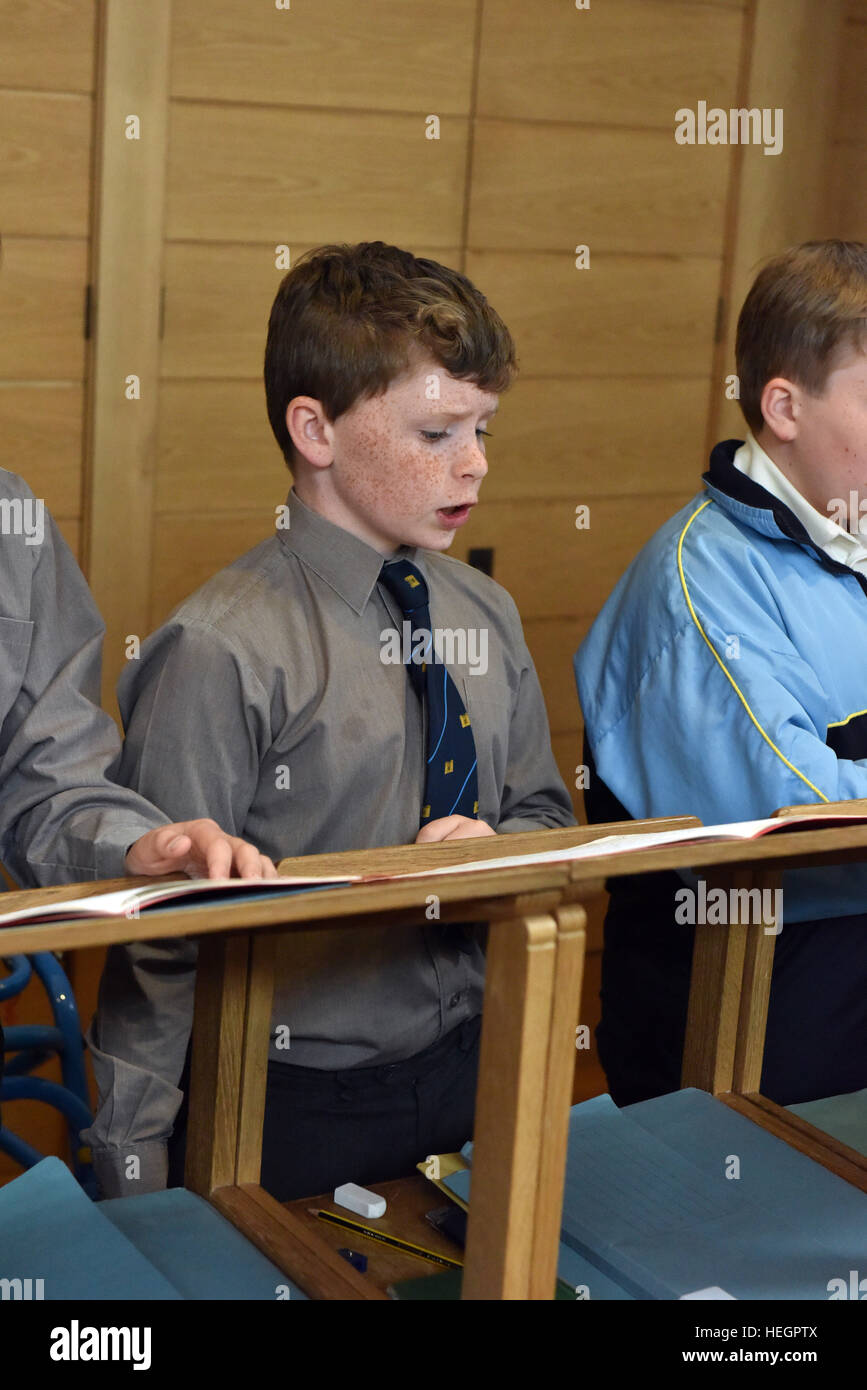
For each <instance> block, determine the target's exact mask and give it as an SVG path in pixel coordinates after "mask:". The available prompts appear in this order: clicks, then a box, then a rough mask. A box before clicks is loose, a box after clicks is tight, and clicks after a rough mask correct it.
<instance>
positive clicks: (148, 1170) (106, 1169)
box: [81, 1130, 169, 1199]
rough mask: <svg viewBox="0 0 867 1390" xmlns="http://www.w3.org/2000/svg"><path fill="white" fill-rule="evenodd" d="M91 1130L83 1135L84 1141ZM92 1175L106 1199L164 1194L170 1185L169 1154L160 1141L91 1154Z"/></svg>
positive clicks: (100, 1150)
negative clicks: (149, 1193)
mask: <svg viewBox="0 0 867 1390" xmlns="http://www.w3.org/2000/svg"><path fill="white" fill-rule="evenodd" d="M89 1133H90V1131H89V1130H83V1131H82V1136H81V1137H82V1139H85V1140H86V1138H87V1136H88V1134H89ZM91 1157H92V1160H93V1171H94V1173H95V1174H96V1180H97V1182H98V1183H99V1187H100V1192H101V1193H102V1196H103V1198H104V1199H111V1198H114V1197H140V1196H142V1195H143V1194H144V1193H145V1192H162V1191H163V1190H164V1189H165V1186H166V1183H167V1182H168V1175H169V1153H168V1146H167V1145H166V1143H165V1142H164V1141H162V1140H159V1139H151V1140H147V1141H145V1142H144V1143H139V1144H125V1145H124V1146H123V1148H118V1149H114V1148H108V1149H99V1148H94V1149H92V1150H91Z"/></svg>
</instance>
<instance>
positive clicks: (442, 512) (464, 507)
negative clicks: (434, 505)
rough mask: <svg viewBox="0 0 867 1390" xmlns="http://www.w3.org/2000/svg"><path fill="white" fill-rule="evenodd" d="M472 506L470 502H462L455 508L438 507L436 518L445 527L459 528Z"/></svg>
mask: <svg viewBox="0 0 867 1390" xmlns="http://www.w3.org/2000/svg"><path fill="white" fill-rule="evenodd" d="M472 506H473V504H472V502H462V503H460V504H459V505H458V506H456V507H440V508H439V509H438V510H437V516H438V517H439V518H440V519H441V520H442V521H444V522H445V523H446V525H447V526H461V525H463V523H464V522H465V521H466V519H467V517H468V516H469V514H470V512H471V510H472Z"/></svg>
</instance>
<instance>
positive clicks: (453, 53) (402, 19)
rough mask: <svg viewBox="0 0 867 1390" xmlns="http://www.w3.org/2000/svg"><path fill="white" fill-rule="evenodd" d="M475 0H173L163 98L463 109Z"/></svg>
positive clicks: (467, 97) (466, 107)
mask: <svg viewBox="0 0 867 1390" xmlns="http://www.w3.org/2000/svg"><path fill="white" fill-rule="evenodd" d="M475 17H476V0H437V3H436V5H434V6H431V5H430V4H429V0H376V3H375V4H364V5H359V4H358V3H357V0H316V3H315V4H314V5H305V4H296V5H295V6H293V8H292V9H291V11H289V10H287V11H283V12H280V11H277V10H276V7H275V6H274V5H273V4H271V5H270V6H268V5H265V6H260V7H257V10H256V12H255V13H251V9H250V8H249V7H248V6H246V5H240V4H239V3H238V0H179V2H178V3H176V4H175V5H174V16H173V27H172V53H173V58H174V61H173V64H172V96H174V97H192V98H198V99H203V98H204V99H209V100H213V99H218V100H220V101H248V102H254V103H256V104H259V105H272V104H277V105H289V104H291V105H293V106H314V107H321V106H339V107H344V108H347V107H356V108H359V109H361V110H366V109H370V108H373V107H378V108H379V109H381V110H387V111H418V110H420V109H421V107H424V113H425V114H426V115H427V114H428V113H430V112H433V113H438V114H439V115H442V114H443V113H446V114H450V115H451V114H455V113H457V112H460V113H466V112H467V111H468V110H469V101H470V81H471V75H472V65H473V38H474V29H475Z"/></svg>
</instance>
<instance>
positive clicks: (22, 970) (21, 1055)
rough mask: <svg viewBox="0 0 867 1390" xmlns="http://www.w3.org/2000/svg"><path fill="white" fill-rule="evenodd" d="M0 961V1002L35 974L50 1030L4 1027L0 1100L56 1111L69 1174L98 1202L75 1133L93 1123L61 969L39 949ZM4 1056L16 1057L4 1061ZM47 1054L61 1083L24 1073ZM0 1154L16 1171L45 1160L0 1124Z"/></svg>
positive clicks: (73, 1009)
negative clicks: (65, 1134)
mask: <svg viewBox="0 0 867 1390" xmlns="http://www.w3.org/2000/svg"><path fill="white" fill-rule="evenodd" d="M3 960H4V964H5V965H6V966H7V968H8V969H9V971H10V973H9V974H8V975H7V976H6V978H5V979H3V980H0V1002H2V1001H3V1000H6V999H11V998H14V997H15V996H16V995H19V994H20V993H21V992H22V990H23V989H25V988H26V986H27V985H28V984H29V983H30V979H31V977H32V975H33V974H35V975H36V976H37V978H38V979H39V980H40V982H41V984H42V987H43V989H44V990H45V993H46V994H47V996H48V999H49V1001H50V1003H51V1011H52V1014H53V1017H54V1027H49V1026H47V1025H41V1024H21V1025H11V1026H9V1027H7V1028H5V1029H4V1034H5V1045H6V1053H7V1060H6V1066H5V1069H4V1072H3V1077H2V1079H0V1102H3V1101H11V1100H38V1101H42V1102H43V1103H44V1104H46V1105H52V1106H53V1107H54V1108H55V1110H59V1111H60V1113H61V1115H63V1116H64V1118H65V1119H66V1122H67V1128H68V1131H69V1147H70V1154H71V1166H72V1172H73V1174H74V1176H75V1178H76V1180H77V1181H78V1182H79V1183H80V1184H81V1186H82V1187H83V1188H84V1190H85V1192H86V1193H87V1194H88V1196H89V1197H92V1198H94V1199H95V1198H98V1197H99V1187H98V1184H97V1181H96V1178H95V1176H94V1172H93V1166H92V1164H91V1161H90V1150H89V1149H88V1148H87V1146H86V1145H83V1144H82V1142H81V1131H82V1130H83V1129H87V1127H88V1126H89V1125H91V1124H92V1123H93V1115H92V1113H91V1110H90V1096H89V1094H88V1088H87V1075H86V1072H85V1069H84V1039H83V1038H82V1035H81V1023H80V1020H79V1016H78V1008H77V1006H76V1003H75V997H74V995H73V993H72V988H71V986H70V983H69V979H68V977H67V974H66V971H65V970H64V969H63V966H62V965H61V964H60V961H59V960H58V959H57V956H56V955H55V954H54V952H53V951H39V952H37V953H36V954H35V955H32V956H6V957H4V958H3ZM9 1053H15V1054H16V1055H15V1056H14V1057H9V1056H8V1054H9ZM53 1053H56V1054H57V1055H58V1056H59V1058H60V1070H61V1076H62V1078H63V1082H62V1085H58V1084H57V1082H55V1081H47V1080H46V1079H45V1078H44V1077H41V1076H30V1075H29V1073H30V1072H32V1071H33V1070H34V1068H35V1067H38V1066H40V1065H41V1063H42V1062H44V1061H45V1060H46V1058H48V1057H50V1056H51V1055H52V1054H53ZM0 1150H2V1151H3V1152H4V1153H6V1154H8V1155H9V1156H10V1158H12V1159H14V1160H15V1162H16V1163H19V1164H20V1165H21V1167H22V1168H32V1167H34V1165H35V1164H37V1163H39V1162H41V1160H42V1159H43V1158H44V1157H45V1155H44V1154H41V1153H40V1152H39V1150H38V1149H35V1148H34V1147H33V1145H32V1144H28V1143H27V1142H26V1140H24V1139H22V1138H21V1137H20V1136H19V1135H17V1134H14V1133H13V1132H12V1131H11V1130H9V1129H7V1128H6V1127H5V1126H3V1125H0Z"/></svg>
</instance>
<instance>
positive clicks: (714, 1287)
mask: <svg viewBox="0 0 867 1390" xmlns="http://www.w3.org/2000/svg"><path fill="white" fill-rule="evenodd" d="M680 1297H681V1301H682V1300H683V1299H685V1298H711V1299H713V1298H731V1299H734V1294H733V1293H726V1291H725V1289H721V1288H720V1286H719V1284H711V1285H709V1287H708V1288H706V1289H696V1290H695V1292H694V1293H682V1294H681V1295H680Z"/></svg>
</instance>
